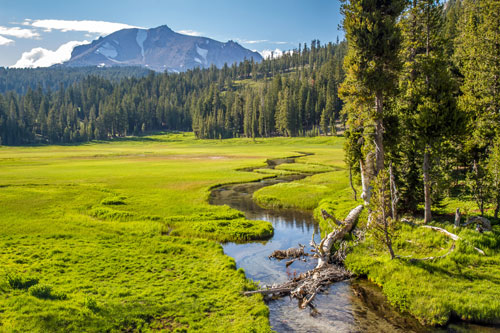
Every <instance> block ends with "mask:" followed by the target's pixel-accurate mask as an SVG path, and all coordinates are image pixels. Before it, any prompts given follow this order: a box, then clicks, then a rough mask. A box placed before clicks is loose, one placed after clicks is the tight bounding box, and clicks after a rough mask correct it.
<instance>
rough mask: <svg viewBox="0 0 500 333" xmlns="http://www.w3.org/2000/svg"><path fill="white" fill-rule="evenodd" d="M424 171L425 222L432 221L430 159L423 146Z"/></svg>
mask: <svg viewBox="0 0 500 333" xmlns="http://www.w3.org/2000/svg"><path fill="white" fill-rule="evenodd" d="M422 169H423V171H424V196H425V215H424V221H425V223H429V222H430V221H432V214H431V179H430V161H429V150H428V147H427V146H426V147H425V152H424V164H423V167H422Z"/></svg>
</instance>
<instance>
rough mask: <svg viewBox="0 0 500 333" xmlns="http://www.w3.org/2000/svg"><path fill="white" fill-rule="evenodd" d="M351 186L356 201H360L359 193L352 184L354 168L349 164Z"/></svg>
mask: <svg viewBox="0 0 500 333" xmlns="http://www.w3.org/2000/svg"><path fill="white" fill-rule="evenodd" d="M349 185H351V189H352V192H353V193H354V201H358V192H356V189H355V188H354V184H353V183H352V166H351V164H350V163H349Z"/></svg>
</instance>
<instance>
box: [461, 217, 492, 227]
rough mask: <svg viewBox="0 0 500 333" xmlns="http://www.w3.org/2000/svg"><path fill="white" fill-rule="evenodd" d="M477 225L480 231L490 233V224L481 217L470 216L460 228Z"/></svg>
mask: <svg viewBox="0 0 500 333" xmlns="http://www.w3.org/2000/svg"><path fill="white" fill-rule="evenodd" d="M474 223H476V224H478V225H481V226H482V230H484V231H491V222H490V220H488V219H487V218H486V217H482V216H471V217H469V218H468V219H467V222H465V223H464V224H463V225H462V226H463V227H466V226H468V225H469V224H474Z"/></svg>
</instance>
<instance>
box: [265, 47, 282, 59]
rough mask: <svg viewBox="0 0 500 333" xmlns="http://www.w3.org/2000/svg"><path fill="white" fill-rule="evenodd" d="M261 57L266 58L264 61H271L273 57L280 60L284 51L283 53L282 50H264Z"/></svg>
mask: <svg viewBox="0 0 500 333" xmlns="http://www.w3.org/2000/svg"><path fill="white" fill-rule="evenodd" d="M260 55H261V56H262V57H263V58H264V59H269V58H271V56H272V57H273V58H279V57H281V56H282V55H283V51H281V50H280V49H276V50H274V51H273V50H263V51H260Z"/></svg>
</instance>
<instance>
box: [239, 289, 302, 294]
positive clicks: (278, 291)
mask: <svg viewBox="0 0 500 333" xmlns="http://www.w3.org/2000/svg"><path fill="white" fill-rule="evenodd" d="M292 290H293V289H292V288H269V289H259V290H250V291H245V292H243V295H244V296H251V295H255V294H261V295H271V294H281V293H290V292H291V291H292Z"/></svg>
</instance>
